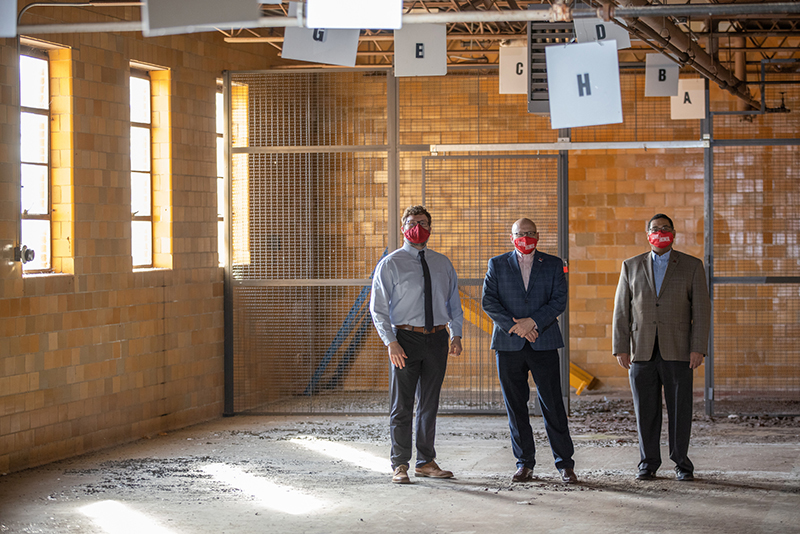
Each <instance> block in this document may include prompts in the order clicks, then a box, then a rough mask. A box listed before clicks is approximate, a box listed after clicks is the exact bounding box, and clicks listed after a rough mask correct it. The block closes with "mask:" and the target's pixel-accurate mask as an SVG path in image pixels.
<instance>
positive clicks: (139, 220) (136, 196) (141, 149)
mask: <svg viewBox="0 0 800 534" xmlns="http://www.w3.org/2000/svg"><path fill="white" fill-rule="evenodd" d="M130 81H131V83H130V87H131V255H132V256H133V267H134V268H136V267H152V266H153V175H152V158H151V155H150V152H151V148H152V143H153V141H152V136H151V133H152V132H151V129H152V113H151V99H152V96H151V95H152V92H151V89H150V78H149V76H148V75H147V73H146V72H144V73H142V72H138V71H132V72H131V80H130Z"/></svg>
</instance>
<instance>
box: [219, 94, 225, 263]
mask: <svg viewBox="0 0 800 534" xmlns="http://www.w3.org/2000/svg"><path fill="white" fill-rule="evenodd" d="M226 167H227V161H225V99H224V98H223V94H222V86H221V85H217V254H218V255H219V266H220V267H224V266H225V256H226V254H227V251H226V250H225V168H226Z"/></svg>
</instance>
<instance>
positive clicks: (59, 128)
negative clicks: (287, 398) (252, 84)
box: [0, 7, 275, 473]
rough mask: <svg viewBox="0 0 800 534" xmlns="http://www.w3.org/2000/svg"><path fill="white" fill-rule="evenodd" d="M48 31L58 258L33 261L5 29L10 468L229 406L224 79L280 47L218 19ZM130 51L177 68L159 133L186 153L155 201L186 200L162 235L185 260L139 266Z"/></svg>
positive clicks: (3, 378) (11, 53) (164, 249)
mask: <svg viewBox="0 0 800 534" xmlns="http://www.w3.org/2000/svg"><path fill="white" fill-rule="evenodd" d="M138 18H139V8H116V9H108V8H105V9H103V10H102V11H98V10H92V9H69V8H63V7H62V8H34V9H32V10H30V11H29V12H28V13H27V14H26V15H25V16H24V17H23V21H22V23H23V24H46V23H59V22H109V21H117V20H138ZM37 37H38V38H40V39H43V40H46V41H49V42H53V43H56V44H59V45H62V46H64V47H66V48H64V49H61V50H57V51H54V52H51V53H50V57H51V69H52V76H53V79H54V87H53V120H54V121H55V122H56V124H55V125H54V128H53V129H54V131H55V132H56V134H55V135H54V136H53V161H54V165H53V168H54V169H53V171H54V172H53V200H54V204H55V208H56V211H55V213H54V216H53V224H54V232H53V235H54V240H55V243H54V245H55V247H54V248H55V262H54V268H55V270H56V271H57V272H58V274H53V275H46V276H25V277H23V276H22V274H21V269H20V264H19V263H18V262H13V261H11V260H12V253H13V251H12V249H13V246H14V245H15V244H16V235H17V224H18V219H19V209H20V208H19V170H18V169H19V141H18V139H19V110H18V108H17V104H16V103H17V102H18V99H19V94H18V91H19V89H18V87H19V84H18V76H19V73H18V59H17V55H16V42H15V40H11V39H0V256H2V257H0V355H2V358H0V473H5V472H9V471H17V470H20V469H24V468H28V467H32V466H35V465H40V464H43V463H47V462H51V461H54V460H57V459H60V458H65V457H69V456H72V455H76V454H81V453H84V452H87V451H91V450H96V449H98V448H102V447H107V446H110V445H115V444H119V443H122V442H125V441H130V440H133V439H137V438H141V437H143V436H146V435H150V434H153V433H157V432H163V431H168V430H171V429H175V428H179V427H182V426H186V425H189V424H193V423H196V422H200V421H204V420H208V419H210V418H213V417H217V416H219V415H220V414H221V413H222V409H223V406H222V400H223V373H222V369H223V362H222V360H223V291H222V278H223V276H222V270H221V269H220V268H219V266H218V258H217V251H216V243H217V240H216V233H217V206H216V161H215V160H216V150H215V146H216V133H215V113H216V110H215V94H216V86H217V79H218V78H220V77H221V76H222V74H223V71H224V70H226V69H232V70H244V69H261V68H267V67H268V66H269V65H270V62H272V61H274V59H275V53H274V51H272V50H270V48H271V47H262V46H260V45H259V46H247V47H239V48H237V47H235V46H229V45H226V44H225V43H224V41H223V37H222V35H221V34H219V33H207V34H193V35H180V36H170V37H163V38H152V39H143V38H142V36H141V34H139V33H135V32H129V33H118V34H117V33H93V34H60V35H40V36H37ZM131 61H138V62H144V63H149V64H153V65H158V66H161V67H164V68H166V69H168V70H167V71H164V74H158V75H156V78H157V84H156V88H157V90H158V96H157V98H158V99H159V102H163V106H164V107H166V108H167V109H170V108H171V109H170V111H171V113H170V114H169V119H170V123H169V124H168V125H167V130H168V131H167V132H165V133H164V134H163V136H159V138H158V141H159V143H160V146H161V141H162V140H167V139H169V140H171V143H169V145H170V146H169V150H171V158H170V161H171V168H164V166H161V167H158V168H157V169H156V170H157V172H158V173H159V184H158V187H157V189H158V193H157V198H156V203H157V204H160V205H161V206H165V207H167V208H169V207H171V212H170V213H162V214H160V217H159V218H158V223H159V224H163V225H164V229H163V231H162V230H157V236H158V237H159V238H163V237H169V236H170V235H171V237H172V239H171V240H169V239H167V240H164V241H163V243H165V245H163V246H161V245H159V244H157V245H156V249H155V251H156V253H157V254H162V253H166V254H171V267H172V268H171V269H155V270H146V271H133V270H132V269H131V254H130V233H131V228H130V185H129V184H130V177H129V176H130V161H129V155H128V148H129V145H130V138H129V136H130V126H129V103H128V95H129V82H128V76H129V64H130V62H131ZM70 96H71V98H70ZM159 126H163V123H160V124H159ZM162 176H164V178H163V179H162V178H161V177H162ZM170 194H171V198H170V196H169V195H170ZM170 243H171V250H168V248H169V246H170ZM157 264H158V265H169V261H166V260H164V261H159V262H158V263H157Z"/></svg>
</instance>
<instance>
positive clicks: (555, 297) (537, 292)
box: [482, 250, 567, 351]
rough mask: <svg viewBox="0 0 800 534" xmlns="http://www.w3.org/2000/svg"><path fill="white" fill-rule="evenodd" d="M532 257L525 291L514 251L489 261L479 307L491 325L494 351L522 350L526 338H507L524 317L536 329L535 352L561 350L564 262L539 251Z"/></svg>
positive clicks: (565, 296)
mask: <svg viewBox="0 0 800 534" xmlns="http://www.w3.org/2000/svg"><path fill="white" fill-rule="evenodd" d="M534 254H535V256H534V258H533V266H532V267H531V277H530V279H529V281H528V290H527V291H526V290H525V283H524V282H523V281H522V272H521V271H520V268H519V262H518V261H517V253H516V252H515V251H513V250H512V251H511V252H507V253H505V254H501V255H499V256H495V257H494V258H492V259H491V260H489V269H488V271H487V272H486V278H485V279H484V281H483V300H482V305H483V310H484V311H485V312H486V313H487V314H488V315H489V317H491V318H492V321H494V331H493V332H492V349H494V350H502V351H518V350H522V347H524V346H525V338H524V337H520V336H518V335H517V334H509V333H508V331H509V330H510V329H511V327H513V326H514V325H515V324H516V323H515V322H514V318H516V319H522V318H524V317H530V318H531V319H533V320H534V321H536V325H537V326H538V329H539V337H538V338H537V339H536V342H535V343H533V344H532V348H533V349H534V350H554V349H559V348H561V347H563V346H564V339H563V338H562V337H561V329H560V328H559V326H558V316H559V315H561V314H562V313H563V312H564V310H565V309H567V279H566V276H564V262H563V261H561V258H558V257H556V256H551V255H549V254H545V253H543V252H539V251H538V250H537V251H535V252H534Z"/></svg>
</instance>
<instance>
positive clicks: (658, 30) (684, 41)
mask: <svg viewBox="0 0 800 534" xmlns="http://www.w3.org/2000/svg"><path fill="white" fill-rule="evenodd" d="M627 1H628V2H629V3H630V4H632V5H634V6H650V4H649V3H648V2H647V0H627ZM718 5H720V4H714V6H718ZM724 5H725V6H730V5H733V4H724ZM737 5H738V4H737ZM756 5H766V4H756ZM793 5H794V6H795V7H796V8H797V9H798V11H800V3H798V4H793ZM650 7H661V6H650ZM683 7H695V6H683ZM704 7H705V6H704ZM711 7H713V6H711ZM619 11H621V9H620V10H618V11H617V12H619ZM611 12H612V13H613V12H614V10H611ZM645 12H647V11H645ZM625 22H626V23H627V24H628V25H629V26H632V27H634V28H636V29H638V30H640V31H642V32H643V33H645V34H646V35H648V36H649V37H650V38H651V39H653V40H655V41H657V42H658V43H659V44H661V45H662V46H664V48H666V49H667V50H669V51H670V52H671V53H672V54H673V55H675V56H676V58H677V59H678V60H679V61H680V62H681V63H682V64H684V65H688V66H690V67H692V68H693V69H695V70H696V71H698V72H699V73H700V74H702V75H703V76H704V77H706V78H708V79H709V80H711V81H713V82H715V83H716V84H718V85H719V86H720V88H722V89H725V90H726V91H728V92H729V93H731V94H732V95H734V96H736V97H738V98H741V99H742V100H744V101H745V102H747V104H749V105H750V106H751V107H752V108H753V109H759V108H760V107H761V106H760V105H759V104H758V103H757V102H756V101H755V100H753V97H752V96H751V95H750V92H749V91H748V89H747V85H746V84H744V83H742V80H739V79H738V78H736V77H735V76H734V75H733V74H731V73H730V71H728V70H727V69H726V68H725V67H724V66H723V65H722V64H721V63H720V62H719V61H717V60H716V59H714V58H713V57H711V56H710V55H709V54H708V53H706V51H705V50H703V49H702V47H700V45H698V44H697V43H695V42H694V41H692V39H691V38H690V37H689V36H688V35H687V34H686V33H685V32H684V31H683V30H681V29H680V28H678V27H677V26H676V25H675V24H673V23H672V22H671V21H670V20H669V19H667V18H664V17H650V16H641V17H634V18H627V17H626V18H625Z"/></svg>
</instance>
